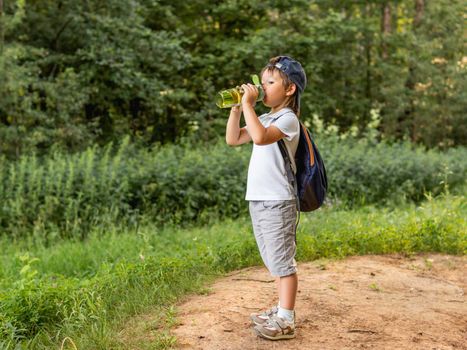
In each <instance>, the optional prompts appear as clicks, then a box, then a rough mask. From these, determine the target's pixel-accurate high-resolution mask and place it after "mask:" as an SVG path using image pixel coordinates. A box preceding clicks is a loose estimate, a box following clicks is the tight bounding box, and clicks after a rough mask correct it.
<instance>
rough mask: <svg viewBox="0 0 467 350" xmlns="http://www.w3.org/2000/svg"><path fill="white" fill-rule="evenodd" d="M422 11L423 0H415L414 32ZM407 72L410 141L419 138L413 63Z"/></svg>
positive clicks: (423, 6)
mask: <svg viewBox="0 0 467 350" xmlns="http://www.w3.org/2000/svg"><path fill="white" fill-rule="evenodd" d="M424 11H425V0H415V17H414V20H413V30H414V32H415V33H416V32H417V29H418V27H419V26H420V24H421V22H422V19H423V13H424ZM416 51H417V50H414V53H416ZM409 74H410V75H409V79H408V82H410V84H408V85H407V86H408V87H409V88H410V90H411V95H412V97H411V98H410V117H411V119H412V127H411V129H412V130H411V135H410V138H411V140H412V142H417V141H418V140H419V133H418V129H419V125H418V124H419V123H418V120H417V115H416V113H415V108H416V107H415V101H414V100H415V97H414V96H413V92H414V90H415V83H416V81H415V80H416V77H415V67H414V66H413V64H411V65H410V67H409Z"/></svg>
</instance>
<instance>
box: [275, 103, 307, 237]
mask: <svg viewBox="0 0 467 350" xmlns="http://www.w3.org/2000/svg"><path fill="white" fill-rule="evenodd" d="M288 112H289V111H285V112H284V113H281V114H279V115H278V116H277V117H276V118H274V119H273V121H272V122H275V121H276V120H277V119H279V118H280V117H282V116H283V115H284V114H286V113H288ZM298 123H299V133H300V132H301V130H302V127H301V123H300V121H298ZM271 124H272V123H271ZM299 135H300V134H299ZM277 145H278V146H279V150H280V151H281V154H282V158H284V162H285V171H286V172H287V179H288V180H289V183H290V184H291V185H292V187H293V190H294V194H295V203H296V209H297V222H296V223H295V244H297V227H298V224H299V223H300V199H299V198H298V187H297V178H296V177H295V174H294V172H293V168H292V161H291V160H290V156H289V151H287V146H286V145H285V142H284V140H283V139H280V140H279V141H277Z"/></svg>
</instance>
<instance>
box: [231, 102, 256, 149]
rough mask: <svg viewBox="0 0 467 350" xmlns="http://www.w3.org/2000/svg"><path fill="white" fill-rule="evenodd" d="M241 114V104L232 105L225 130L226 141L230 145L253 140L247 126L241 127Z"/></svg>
mask: <svg viewBox="0 0 467 350" xmlns="http://www.w3.org/2000/svg"><path fill="white" fill-rule="evenodd" d="M241 115H242V108H241V107H240V106H239V107H232V109H231V110H230V116H229V120H228V121H227V128H226V130H225V142H227V144H228V145H230V146H238V145H242V144H244V143H247V142H250V141H251V137H250V135H249V134H248V131H247V130H246V128H240V117H241Z"/></svg>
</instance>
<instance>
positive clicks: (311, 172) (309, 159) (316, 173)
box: [277, 122, 328, 212]
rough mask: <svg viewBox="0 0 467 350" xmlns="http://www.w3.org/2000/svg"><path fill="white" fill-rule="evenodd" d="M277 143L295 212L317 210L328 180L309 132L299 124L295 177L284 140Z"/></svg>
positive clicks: (321, 202)
mask: <svg viewBox="0 0 467 350" xmlns="http://www.w3.org/2000/svg"><path fill="white" fill-rule="evenodd" d="M277 143H278V145H279V149H280V151H281V153H282V157H283V158H284V161H285V164H286V166H285V167H286V170H287V177H288V179H289V182H290V183H291V184H292V186H293V188H294V190H295V194H296V199H297V210H298V211H303V212H308V211H313V210H316V209H318V208H319V207H320V206H321V205H322V204H323V202H324V198H325V196H326V191H327V188H328V179H327V176H326V168H325V167H324V162H323V159H322V158H321V155H320V154H319V152H318V148H317V147H316V145H315V143H314V142H313V138H312V137H311V133H310V131H309V130H308V129H307V128H306V127H305V125H303V124H302V123H301V122H300V138H299V141H298V146H297V152H296V153H295V165H296V167H297V173H296V174H295V175H294V174H293V169H292V163H291V162H290V158H289V152H288V151H287V148H286V146H285V143H284V140H279V141H278V142H277Z"/></svg>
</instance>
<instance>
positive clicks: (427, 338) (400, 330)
mask: <svg viewBox="0 0 467 350" xmlns="http://www.w3.org/2000/svg"><path fill="white" fill-rule="evenodd" d="M466 267H467V257H454V256H446V255H422V256H416V257H414V258H402V257H400V256H395V255H391V256H363V257H352V258H348V259H345V260H342V261H328V262H325V261H318V262H312V263H307V264H301V265H299V280H300V282H299V292H298V297H297V305H296V310H297V337H296V338H295V339H293V340H288V341H279V342H271V341H267V340H263V339H261V338H258V337H257V336H256V335H255V334H254V332H253V330H252V327H251V326H250V323H249V314H250V313H251V312H256V311H260V310H262V309H265V308H268V307H269V306H271V305H273V304H274V303H275V302H276V299H275V286H274V283H273V280H272V279H271V277H270V276H269V275H268V273H267V271H266V270H265V269H264V268H249V269H245V270H242V271H238V272H236V273H234V274H231V275H230V276H228V277H225V278H222V279H220V280H218V281H217V282H215V283H214V284H213V285H212V286H211V289H210V290H211V292H210V293H209V294H208V295H196V296H190V297H188V298H187V299H186V300H185V301H184V302H183V303H181V304H179V306H178V316H177V317H178V320H179V323H178V326H176V327H175V328H173V329H172V334H174V335H175V336H176V337H177V339H178V340H177V347H178V348H179V349H203V350H210V349H213V350H214V349H215V350H221V349H226V350H227V349H228V350H236V349H238V350H248V349H268V350H269V349H284V350H285V349H310V350H311V349H320V350H322V349H339V350H341V349H391V350H393V349H411V350H412V349H423V350H425V349H430V350H431V349H437V350H445V349H467V303H466V297H465V292H466V287H467V285H466V283H467V273H466V272H467V269H466Z"/></svg>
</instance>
